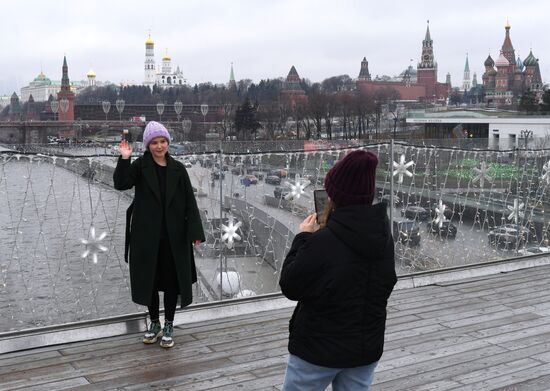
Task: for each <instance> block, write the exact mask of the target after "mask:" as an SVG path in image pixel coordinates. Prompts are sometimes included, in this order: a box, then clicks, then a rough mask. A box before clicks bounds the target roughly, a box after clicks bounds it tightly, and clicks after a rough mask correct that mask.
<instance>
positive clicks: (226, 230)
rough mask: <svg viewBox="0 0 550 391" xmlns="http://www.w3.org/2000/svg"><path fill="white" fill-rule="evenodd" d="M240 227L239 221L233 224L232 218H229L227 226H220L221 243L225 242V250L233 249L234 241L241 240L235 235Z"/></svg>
mask: <svg viewBox="0 0 550 391" xmlns="http://www.w3.org/2000/svg"><path fill="white" fill-rule="evenodd" d="M241 225H242V222H240V221H237V222H236V223H235V221H234V218H233V216H229V222H228V223H227V225H225V224H222V231H223V235H222V241H223V242H225V245H226V246H227V248H233V246H234V244H235V241H238V240H241V236H240V235H239V234H238V233H237V230H238V229H239V228H240V227H241Z"/></svg>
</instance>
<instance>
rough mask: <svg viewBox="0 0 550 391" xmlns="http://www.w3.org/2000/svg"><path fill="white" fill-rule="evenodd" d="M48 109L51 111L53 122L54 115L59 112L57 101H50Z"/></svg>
mask: <svg viewBox="0 0 550 391" xmlns="http://www.w3.org/2000/svg"><path fill="white" fill-rule="evenodd" d="M50 108H51V109H52V112H53V120H54V121H55V115H56V114H57V111H58V110H59V101H57V100H55V99H54V100H52V101H50Z"/></svg>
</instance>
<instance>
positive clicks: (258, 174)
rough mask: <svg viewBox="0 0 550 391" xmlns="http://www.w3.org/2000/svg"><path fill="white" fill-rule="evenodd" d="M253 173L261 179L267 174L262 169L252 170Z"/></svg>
mask: <svg viewBox="0 0 550 391" xmlns="http://www.w3.org/2000/svg"><path fill="white" fill-rule="evenodd" d="M252 175H254V176H255V177H256V178H258V180H259V181H261V180H263V179H264V176H265V174H264V173H263V172H261V171H254V172H252Z"/></svg>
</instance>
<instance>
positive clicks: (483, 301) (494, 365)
mask: <svg viewBox="0 0 550 391" xmlns="http://www.w3.org/2000/svg"><path fill="white" fill-rule="evenodd" d="M549 287H550V267H547V266H546V267H538V268H532V269H526V270H520V271H515V272H510V273H505V274H504V273H502V274H497V275H493V276H486V277H479V278H475V279H469V280H461V281H455V282H451V283H446V284H440V285H434V286H427V287H422V288H415V289H407V290H400V291H396V292H394V294H393V295H392V297H391V300H390V303H389V319H388V327H387V333H386V349H385V353H384V356H383V357H382V360H381V362H380V364H379V366H378V368H377V371H376V376H375V386H374V387H373V389H374V390H375V391H383V390H392V391H394V390H437V391H443V390H475V391H483V390H501V391H504V390H506V391H512V390H514V391H524V390H529V391H530V390H533V391H534V390H541V391H542V390H550V295H549ZM290 312H291V311H290V310H288V309H285V310H276V311H269V312H263V313H257V314H253V315H243V316H238V317H234V318H229V319H225V320H218V321H213V322H208V323H197V324H192V325H185V326H181V327H177V328H176V338H175V340H176V346H175V347H174V348H172V349H170V350H163V349H162V348H161V347H159V346H158V344H157V345H153V346H146V345H143V344H142V343H141V335H136V334H133V335H126V336H121V337H115V338H105V339H102V340H96V341H87V342H80V343H72V344H66V345H60V346H54V347H47V348H41V349H34V350H30V351H23V352H16V353H8V354H4V355H2V356H0V390H16V389H24V390H58V389H64V390H65V389H70V390H112V389H116V390H144V389H148V390H149V389H161V390H164V389H170V390H227V391H229V390H231V391H233V390H280V387H281V383H282V381H283V377H284V369H285V362H286V355H287V349H286V345H287V330H288V327H287V325H288V319H289V316H290Z"/></svg>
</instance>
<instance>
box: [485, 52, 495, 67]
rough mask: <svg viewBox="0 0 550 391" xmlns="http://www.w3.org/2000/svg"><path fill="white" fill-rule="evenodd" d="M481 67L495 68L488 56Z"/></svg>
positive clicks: (493, 62)
mask: <svg viewBox="0 0 550 391" xmlns="http://www.w3.org/2000/svg"><path fill="white" fill-rule="evenodd" d="M483 65H485V66H486V67H494V66H495V61H494V60H493V57H491V55H490V54H489V55H488V56H487V59H486V60H485V62H484V63H483Z"/></svg>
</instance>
